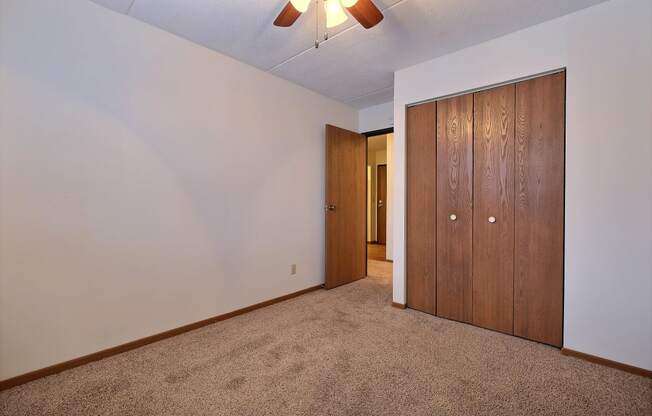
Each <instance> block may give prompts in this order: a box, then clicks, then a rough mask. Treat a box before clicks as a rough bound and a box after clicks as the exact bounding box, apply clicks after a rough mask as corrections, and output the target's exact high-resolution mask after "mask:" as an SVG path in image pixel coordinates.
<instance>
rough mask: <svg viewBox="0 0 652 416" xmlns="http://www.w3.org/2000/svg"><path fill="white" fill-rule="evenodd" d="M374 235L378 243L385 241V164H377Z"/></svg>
mask: <svg viewBox="0 0 652 416" xmlns="http://www.w3.org/2000/svg"><path fill="white" fill-rule="evenodd" d="M376 184H377V189H378V190H377V195H376V199H377V200H378V201H377V204H378V205H377V207H378V209H377V211H376V235H377V237H378V238H377V239H378V243H379V244H385V243H387V165H378V167H377V175H376Z"/></svg>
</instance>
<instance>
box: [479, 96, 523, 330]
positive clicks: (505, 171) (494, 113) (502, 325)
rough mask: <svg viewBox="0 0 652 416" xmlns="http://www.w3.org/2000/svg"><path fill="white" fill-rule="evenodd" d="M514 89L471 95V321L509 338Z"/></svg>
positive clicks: (511, 280)
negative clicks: (472, 125)
mask: <svg viewBox="0 0 652 416" xmlns="http://www.w3.org/2000/svg"><path fill="white" fill-rule="evenodd" d="M514 91H515V87H514V85H513V84H512V85H506V86H503V87H499V88H493V89H490V90H486V91H481V92H477V93H475V94H474V138H473V152H474V155H473V161H474V166H473V180H474V182H473V184H474V186H473V201H474V203H473V323H474V324H476V325H478V326H482V327H485V328H489V329H494V330H497V331H501V332H505V333H509V334H512V333H513V330H514V328H513V317H514V316H513V315H514V292H513V291H514Z"/></svg>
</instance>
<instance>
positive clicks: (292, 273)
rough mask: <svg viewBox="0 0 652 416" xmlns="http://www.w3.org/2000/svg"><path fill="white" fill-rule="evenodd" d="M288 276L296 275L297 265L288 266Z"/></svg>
mask: <svg viewBox="0 0 652 416" xmlns="http://www.w3.org/2000/svg"><path fill="white" fill-rule="evenodd" d="M290 274H291V275H295V274H297V265H296V264H293V265H291V266H290Z"/></svg>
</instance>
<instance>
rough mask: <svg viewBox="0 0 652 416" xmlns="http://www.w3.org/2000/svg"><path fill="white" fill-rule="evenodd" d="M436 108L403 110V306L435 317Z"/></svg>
mask: <svg viewBox="0 0 652 416" xmlns="http://www.w3.org/2000/svg"><path fill="white" fill-rule="evenodd" d="M435 114H436V104H435V103H434V102H432V103H426V104H421V105H417V106H414V107H409V108H408V109H407V117H406V121H407V139H406V147H407V149H406V162H407V200H406V203H407V206H406V215H407V219H406V221H407V230H406V273H407V305H408V306H409V307H410V308H413V309H418V310H420V311H423V312H427V313H431V314H434V313H435V300H436V298H435V290H436V285H435V284H436V282H435V273H436V269H435V242H436V237H435V209H436V207H435V186H436V183H435V178H436V172H437V170H436V169H437V167H436V141H435V122H436V120H435Z"/></svg>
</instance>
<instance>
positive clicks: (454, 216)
mask: <svg viewBox="0 0 652 416" xmlns="http://www.w3.org/2000/svg"><path fill="white" fill-rule="evenodd" d="M449 218H450V219H451V221H455V220H456V219H457V215H455V214H451V216H450V217H449Z"/></svg>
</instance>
